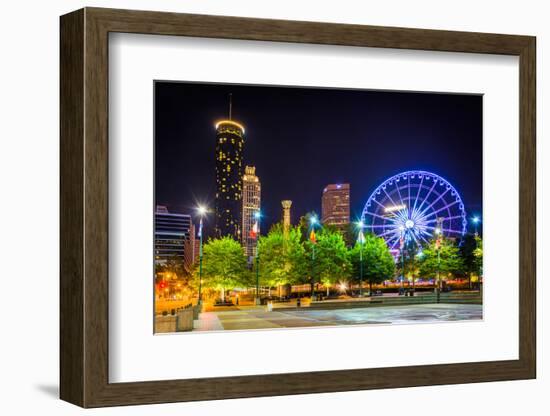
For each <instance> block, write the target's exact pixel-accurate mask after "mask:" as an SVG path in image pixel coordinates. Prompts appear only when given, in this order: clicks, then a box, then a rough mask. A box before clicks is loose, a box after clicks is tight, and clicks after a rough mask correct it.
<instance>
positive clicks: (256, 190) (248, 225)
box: [242, 166, 261, 257]
mask: <svg viewBox="0 0 550 416" xmlns="http://www.w3.org/2000/svg"><path fill="white" fill-rule="evenodd" d="M260 203H261V184H260V179H259V178H258V177H257V176H256V168H255V167H254V166H246V167H245V168H244V176H243V211H242V220H243V224H242V243H243V247H244V251H245V254H246V256H247V257H254V256H256V239H257V236H258V235H259V233H260V224H259V221H258V219H257V218H255V214H256V213H258V212H259V211H260ZM257 221H258V225H257V229H256V230H254V232H253V233H252V231H253V227H254V224H255V223H256V222H257ZM252 234H255V235H252Z"/></svg>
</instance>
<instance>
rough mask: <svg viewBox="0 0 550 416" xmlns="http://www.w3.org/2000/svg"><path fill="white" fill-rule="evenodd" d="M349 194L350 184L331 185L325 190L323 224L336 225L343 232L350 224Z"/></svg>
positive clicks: (322, 202) (322, 203)
mask: <svg viewBox="0 0 550 416" xmlns="http://www.w3.org/2000/svg"><path fill="white" fill-rule="evenodd" d="M349 192H350V186H349V183H342V184H330V185H327V186H326V187H325V189H323V197H322V200H321V205H322V219H321V221H322V222H323V224H325V225H334V226H336V227H338V228H340V229H342V230H343V229H344V228H345V227H346V226H347V225H348V224H349V216H350V214H349V212H350V210H349V202H350V201H349Z"/></svg>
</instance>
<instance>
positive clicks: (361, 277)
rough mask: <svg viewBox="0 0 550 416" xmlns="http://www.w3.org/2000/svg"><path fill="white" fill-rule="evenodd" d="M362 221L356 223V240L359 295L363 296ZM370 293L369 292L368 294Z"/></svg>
mask: <svg viewBox="0 0 550 416" xmlns="http://www.w3.org/2000/svg"><path fill="white" fill-rule="evenodd" d="M364 226H365V224H363V221H359V222H358V223H357V227H358V228H359V235H358V236H357V242H358V243H359V297H360V298H362V297H363V245H364V244H365V235H364V234H363V227H364ZM369 295H371V294H369Z"/></svg>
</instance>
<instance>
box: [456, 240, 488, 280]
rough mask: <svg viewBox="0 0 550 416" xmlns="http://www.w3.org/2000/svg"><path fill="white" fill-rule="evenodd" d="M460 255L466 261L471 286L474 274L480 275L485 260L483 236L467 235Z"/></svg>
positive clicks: (465, 267) (466, 270) (465, 268)
mask: <svg viewBox="0 0 550 416" xmlns="http://www.w3.org/2000/svg"><path fill="white" fill-rule="evenodd" d="M459 250H460V256H461V257H462V260H463V263H464V272H465V273H466V274H467V276H468V281H469V285H470V287H471V286H472V275H476V276H479V275H480V273H481V263H482V260H483V244H482V241H481V238H479V236H475V235H471V234H470V235H467V236H466V237H465V238H464V241H463V243H462V245H461V247H460V249H459Z"/></svg>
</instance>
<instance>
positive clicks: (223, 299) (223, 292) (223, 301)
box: [221, 287, 225, 303]
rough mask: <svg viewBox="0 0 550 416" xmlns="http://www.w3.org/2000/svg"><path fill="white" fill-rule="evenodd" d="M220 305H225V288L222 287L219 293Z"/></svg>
mask: <svg viewBox="0 0 550 416" xmlns="http://www.w3.org/2000/svg"><path fill="white" fill-rule="evenodd" d="M221 298H222V303H225V288H224V287H222V293H221Z"/></svg>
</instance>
